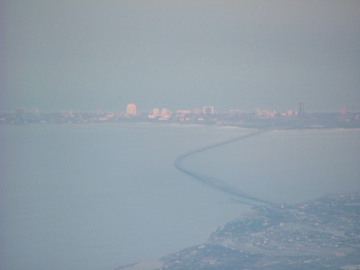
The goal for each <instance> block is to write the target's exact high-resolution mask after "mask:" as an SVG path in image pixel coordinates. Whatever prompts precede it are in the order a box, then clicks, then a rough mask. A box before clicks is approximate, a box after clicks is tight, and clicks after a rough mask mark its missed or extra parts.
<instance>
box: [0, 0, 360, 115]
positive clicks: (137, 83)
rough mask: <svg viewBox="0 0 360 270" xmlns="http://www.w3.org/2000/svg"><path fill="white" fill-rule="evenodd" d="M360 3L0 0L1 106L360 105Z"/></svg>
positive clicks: (345, 0)
mask: <svg viewBox="0 0 360 270" xmlns="http://www.w3.org/2000/svg"><path fill="white" fill-rule="evenodd" d="M359 14H360V1H351V0H343V1H335V0H326V1H325V0H311V1H310V0H304V1H284V0H251V1H248V0H245V1H232V0H223V1H207V0H199V1H192V0H191V1H190V0H183V1H176V0H175V1H159V0H155V1H139V0H134V1H86V0H76V1H70V0H63V1H46V0H39V1H35V2H34V1H25V0H20V1H11V0H4V1H1V2H0V18H1V19H0V20H1V21H0V22H1V24H0V25H1V26H0V38H1V40H2V44H1V46H0V59H1V61H0V71H1V72H0V111H9V110H14V109H16V108H26V109H28V110H31V109H32V108H39V109H40V110H41V111H62V110H74V111H94V110H97V109H100V110H104V111H119V110H123V109H122V108H124V107H126V105H127V104H128V103H130V102H133V103H135V104H136V105H137V107H138V109H139V111H149V110H151V109H153V108H156V107H157V108H169V109H176V108H179V109H184V110H185V109H191V108H196V107H202V106H204V105H210V106H213V107H214V108H215V109H216V110H217V111H226V110H229V109H242V110H245V111H253V110H254V109H255V108H261V109H265V110H278V111H285V110H289V109H291V110H298V103H299V101H304V102H305V103H306V110H307V111H339V110H340V108H343V107H346V108H347V110H348V111H360V66H359V63H360V38H359V37H360V16H359Z"/></svg>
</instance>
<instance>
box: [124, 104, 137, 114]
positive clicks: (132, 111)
mask: <svg viewBox="0 0 360 270" xmlns="http://www.w3.org/2000/svg"><path fill="white" fill-rule="evenodd" d="M126 114H127V115H133V116H134V115H136V114H137V113H136V105H135V104H133V103H130V104H128V105H127V107H126Z"/></svg>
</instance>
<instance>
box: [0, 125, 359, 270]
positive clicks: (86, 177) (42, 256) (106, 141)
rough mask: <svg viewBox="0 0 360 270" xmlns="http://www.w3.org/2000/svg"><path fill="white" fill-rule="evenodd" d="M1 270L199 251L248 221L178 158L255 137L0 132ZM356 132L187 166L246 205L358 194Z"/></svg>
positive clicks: (278, 140) (205, 156)
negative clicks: (230, 225) (178, 164)
mask: <svg viewBox="0 0 360 270" xmlns="http://www.w3.org/2000/svg"><path fill="white" fill-rule="evenodd" d="M0 128H1V134H2V141H3V143H2V148H3V149H2V152H3V153H4V155H3V156H2V162H1V163H2V165H1V172H0V173H1V179H2V181H1V196H0V200H1V229H0V240H1V241H0V254H1V255H0V256H1V257H0V268H1V269H9V270H12V269H39V270H41V269H55V270H57V269H80V270H81V269H84V270H85V269H94V270H95V269H96V270H97V269H114V268H116V267H117V266H120V265H123V264H127V263H132V262H138V261H143V260H154V259H158V258H159V257H161V256H163V255H166V254H168V253H170V252H174V251H176V250H179V249H181V248H185V247H188V246H191V245H195V244H199V243H201V242H204V241H206V240H207V237H208V236H209V234H210V233H211V232H212V231H213V230H215V229H216V227H218V226H221V225H223V224H224V223H226V222H227V221H230V220H232V219H235V218H237V217H239V216H240V215H241V214H243V213H245V212H247V211H249V209H250V208H249V207H248V206H245V205H241V204H234V203H232V200H231V199H232V198H233V196H231V195H228V194H225V193H222V192H220V191H218V190H215V189H212V188H210V187H207V186H205V185H203V184H201V183H199V182H197V181H196V180H194V179H192V178H190V177H189V176H187V175H185V174H182V173H181V172H179V171H177V170H176V168H175V167H174V160H175V158H176V157H177V156H178V155H180V154H182V153H184V152H186V151H190V150H193V149H196V148H199V147H204V146H206V145H210V144H213V143H216V142H219V141H222V140H226V139H229V138H233V137H236V136H239V135H241V134H245V133H247V132H252V131H251V130H246V129H240V128H224V127H215V126H191V125H186V126H180V125H161V124H148V123H141V124H140V123H131V124H101V125H100V124H99V125H29V126H1V127H0ZM359 138H360V131H359V130H341V129H335V130H291V131H272V132H269V133H264V134H261V135H258V136H255V137H252V138H248V139H245V140H240V141H237V142H234V143H232V144H228V145H224V146H221V147H219V148H214V149H211V150H209V151H205V152H202V153H198V154H195V155H192V156H191V157H188V158H187V159H186V160H184V162H183V164H184V166H186V167H187V168H189V169H192V170H195V171H198V172H201V173H204V174H207V175H210V176H215V177H217V178H219V179H221V180H223V181H225V182H226V183H229V184H230V185H233V186H234V187H236V188H238V189H240V190H243V191H244V192H247V193H250V194H252V195H254V196H257V197H260V198H263V199H266V200H270V201H274V202H299V201H303V200H310V199H313V198H315V197H317V196H321V195H324V194H329V193H337V192H351V191H359V190H360V179H359V175H360V169H359V166H358V164H359V161H360V160H359V155H358V153H359V152H360V144H359Z"/></svg>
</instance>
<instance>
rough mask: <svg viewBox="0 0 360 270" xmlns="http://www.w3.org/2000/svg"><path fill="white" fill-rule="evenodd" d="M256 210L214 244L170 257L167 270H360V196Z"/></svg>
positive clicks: (212, 241)
mask: <svg viewBox="0 0 360 270" xmlns="http://www.w3.org/2000/svg"><path fill="white" fill-rule="evenodd" d="M254 209H255V210H256V213H254V215H252V216H247V217H245V218H242V219H239V220H235V221H232V222H229V223H228V224H226V225H225V226H223V227H220V228H219V229H218V230H217V231H215V232H214V233H213V234H212V235H211V237H210V243H206V244H202V245H198V246H195V247H192V248H188V249H184V250H182V251H179V252H177V253H174V254H170V255H168V256H165V257H164V258H163V261H164V267H163V268H162V269H168V270H180V269H238V268H239V267H240V269H262V270H267V269H269V270H270V269H359V268H358V266H359V265H360V256H359V254H360V228H359V224H360V193H352V194H340V195H333V196H325V197H322V198H319V199H317V200H314V201H311V202H308V203H303V204H299V205H266V206H255V207H254Z"/></svg>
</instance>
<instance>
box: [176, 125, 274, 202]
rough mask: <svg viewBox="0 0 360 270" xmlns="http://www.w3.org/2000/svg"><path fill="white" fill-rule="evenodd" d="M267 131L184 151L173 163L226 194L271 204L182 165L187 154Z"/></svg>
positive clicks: (186, 172)
mask: <svg viewBox="0 0 360 270" xmlns="http://www.w3.org/2000/svg"><path fill="white" fill-rule="evenodd" d="M268 131H270V130H269V129H264V130H256V131H255V132H251V133H248V134H244V135H241V136H238V137H235V138H232V139H228V140H226V141H221V142H219V143H215V144H212V145H208V146H205V147H202V148H198V149H195V150H192V151H189V152H186V153H184V154H181V155H180V156H178V157H177V158H176V159H175V161H174V165H175V167H176V168H177V169H178V170H179V171H181V172H183V173H185V174H187V175H189V176H191V177H192V178H194V179H196V180H198V181H200V182H202V183H203V184H206V185H207V186H210V187H212V188H215V189H218V190H220V191H222V192H225V193H227V194H230V195H233V196H236V197H238V198H241V199H246V200H250V201H253V202H257V203H264V204H273V203H271V202H268V201H266V200H263V199H261V198H257V197H255V196H252V195H250V194H247V193H245V192H243V191H241V190H239V189H237V188H235V187H233V186H230V185H229V184H227V183H225V182H224V181H221V180H220V179H217V178H215V177H212V176H208V175H205V174H202V173H199V172H196V171H192V170H189V169H187V168H185V167H184V166H183V165H182V161H183V160H184V159H186V158H188V157H189V156H192V155H194V154H197V153H200V152H204V151H207V150H210V149H212V148H215V147H220V146H223V145H225V144H229V143H232V142H236V141H239V140H244V139H246V138H249V137H253V136H255V135H258V134H261V133H264V132H268ZM236 201H237V202H241V203H247V202H242V201H238V200H236ZM247 204H251V203H247Z"/></svg>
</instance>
